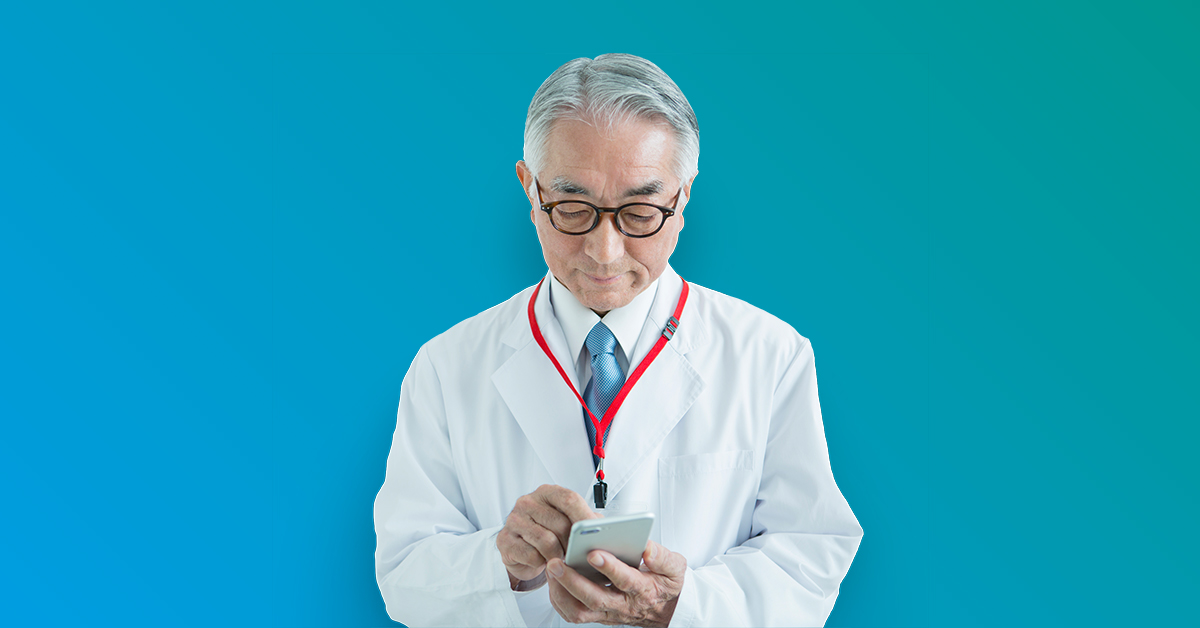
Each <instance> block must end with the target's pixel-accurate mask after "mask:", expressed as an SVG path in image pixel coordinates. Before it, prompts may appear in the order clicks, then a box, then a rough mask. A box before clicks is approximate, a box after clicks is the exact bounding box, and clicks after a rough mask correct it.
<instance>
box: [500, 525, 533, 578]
mask: <svg viewBox="0 0 1200 628" xmlns="http://www.w3.org/2000/svg"><path fill="white" fill-rule="evenodd" d="M496 547H497V548H498V549H499V550H500V562H501V563H503V564H504V568H505V569H507V570H508V572H509V573H510V574H512V575H513V576H515V577H517V578H519V579H521V580H531V579H533V578H536V577H537V575H538V574H540V573H541V572H542V569H545V559H544V558H542V555H541V554H540V553H538V551H537V549H535V548H533V547H532V546H530V545H529V544H528V543H526V542H525V541H523V540H521V538H520V537H517V536H515V535H511V534H504V533H503V532H501V534H500V535H499V536H497V537H496Z"/></svg>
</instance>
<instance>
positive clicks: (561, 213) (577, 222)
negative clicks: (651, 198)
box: [550, 201, 666, 236]
mask: <svg viewBox="0 0 1200 628" xmlns="http://www.w3.org/2000/svg"><path fill="white" fill-rule="evenodd" d="M550 220H551V222H553V223H554V228H555V229H558V230H559V231H565V232H567V233H583V232H585V231H587V230H589V229H591V228H592V225H593V224H595V223H596V209H595V208H594V207H592V206H590V205H587V204H585V203H574V202H571V201H567V202H564V203H559V204H558V205H555V206H554V209H552V210H551V211H550ZM664 220H666V218H665V216H664V215H663V213H662V210H660V209H659V208H657V207H655V206H653V205H629V206H627V207H624V208H622V209H621V211H619V212H617V221H618V223H619V224H620V227H621V231H624V232H625V233H627V234H629V235H633V236H639V235H648V234H651V233H654V231H655V230H656V229H658V228H659V226H660V225H661V224H662V222H663V221H664Z"/></svg>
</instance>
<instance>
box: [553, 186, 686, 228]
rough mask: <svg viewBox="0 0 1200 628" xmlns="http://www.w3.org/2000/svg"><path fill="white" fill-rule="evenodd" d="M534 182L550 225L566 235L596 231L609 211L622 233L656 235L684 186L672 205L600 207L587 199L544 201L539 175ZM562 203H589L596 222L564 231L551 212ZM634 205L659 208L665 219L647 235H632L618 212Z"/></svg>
mask: <svg viewBox="0 0 1200 628" xmlns="http://www.w3.org/2000/svg"><path fill="white" fill-rule="evenodd" d="M533 184H534V187H536V188H537V195H538V203H539V204H540V205H541V208H542V211H544V212H546V217H547V218H549V219H550V226H551V227H554V230H555V231H557V232H559V233H562V234H564V235H587V234H589V233H591V232H593V231H595V230H596V227H599V226H600V219H601V218H602V217H603V216H604V214H605V213H609V214H612V215H613V224H614V226H616V228H617V231H618V232H620V233H621V235H623V236H625V237H627V238H649V237H650V236H653V235H656V234H657V233H658V232H659V231H662V228H663V227H665V226H667V219H668V218H670V217H671V216H674V215H675V208H676V207H678V206H679V197H680V196H682V195H683V186H682V185H680V186H679V191H678V192H676V193H675V200H674V201H673V202H672V203H671V206H670V207H663V206H661V205H655V204H654V203H644V202H634V203H625V204H624V205H621V206H620V207H600V206H599V205H596V204H595V203H589V202H587V201H577V200H572V199H568V200H563V201H550V202H544V201H543V200H542V184H541V183H540V182H539V181H538V180H537V177H534V179H533ZM562 203H582V204H584V205H587V206H588V207H591V208H592V209H593V210H595V212H596V220H595V221H594V222H592V226H591V227H589V228H588V230H587V231H580V232H578V233H574V232H571V231H563V230H562V229H559V228H558V225H556V224H554V216H552V215H551V213H550V212H552V211H553V210H554V208H555V207H557V206H559V205H561V204H562ZM632 205H647V206H649V207H653V208H654V209H657V210H658V211H660V212H662V214H663V219H662V222H660V223H658V228H657V229H655V230H654V231H651V232H650V233H647V234H646V235H631V234H628V233H625V230H624V229H622V228H621V219H620V218H618V214H619V213H620V212H621V210H622V209H625V208H626V207H630V206H632Z"/></svg>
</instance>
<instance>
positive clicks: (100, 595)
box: [0, 2, 1200, 626]
mask: <svg viewBox="0 0 1200 628" xmlns="http://www.w3.org/2000/svg"><path fill="white" fill-rule="evenodd" d="M10 4H11V3H10ZM1197 17H1200V16H1198V15H1197V11H1196V9H1194V8H1191V7H1185V3H1178V6H1176V5H1174V4H1170V3H1158V4H1149V3H1140V4H1139V7H1138V8H1136V9H1135V8H1129V7H1125V6H1123V5H1122V4H1121V3H1108V2H1104V3H1099V2H1090V3H1082V2H1073V3H1055V4H1053V5H1048V4H1047V3H1027V4H1026V3H1011V2H1007V3H996V5H995V6H993V7H985V6H982V5H973V6H972V8H964V7H962V6H958V4H957V3H929V2H923V3H913V4H907V5H905V6H903V7H902V6H898V5H897V4H896V3H786V4H785V3H778V4H773V5H756V4H751V3H741V4H738V5H737V6H736V7H733V8H730V7H722V8H716V7H714V8H708V7H704V6H702V5H697V4H694V3H679V4H674V5H671V4H666V3H664V4H650V3H619V2H618V3H604V4H597V5H594V6H589V7H587V8H585V9H569V8H567V7H565V6H559V5H538V4H520V5H516V4H513V5H501V6H496V7H493V8H487V7H484V6H475V5H463V4H458V5H455V6H453V7H449V8H446V9H434V8H432V7H431V6H428V5H425V6H420V7H411V6H406V5H404V4H400V3H387V2H355V3H327V4H323V5H322V4H315V3H277V4H276V3H261V2H259V3H228V4H219V3H212V2H206V3H191V4H188V5H180V4H178V3H153V4H152V3H144V4H136V5H132V4H115V3H114V4H101V5H93V4H84V3H74V4H72V3H65V4H56V5H54V6H53V7H49V6H43V5H36V4H31V3H26V4H24V5H22V4H17V5H14V6H6V8H4V9H2V10H0V268H2V269H3V270H2V271H0V320H2V321H3V331H2V332H0V368H2V371H0V375H2V377H0V418H2V419H3V433H2V436H0V479H2V482H3V490H4V495H3V497H4V507H3V512H4V516H3V518H2V521H3V523H2V524H0V525H3V534H4V544H3V548H4V549H3V564H4V567H5V568H4V569H3V575H2V576H0V578H2V581H0V586H2V587H3V589H2V590H3V599H4V602H3V610H2V613H3V615H4V617H5V621H6V622H12V623H13V625H28V624H34V625H65V624H74V623H79V622H87V623H90V624H96V625H160V624H170V625H198V626H199V625H213V624H223V625H273V626H379V625H388V624H389V623H390V622H389V620H388V618H387V615H386V613H385V612H384V608H383V603H382V600H381V599H380V596H379V592H378V589H377V588H376V586H375V582H374V573H373V556H372V552H373V550H374V531H373V528H372V521H371V506H372V500H373V498H374V495H375V493H376V491H377V490H378V488H379V486H380V484H381V482H382V480H383V472H384V462H385V459H386V455H387V451H388V447H389V444H390V438H391V431H392V429H393V424H394V420H395V418H394V413H395V408H396V403H397V399H398V394H399V386H400V381H401V379H402V377H403V374H404V372H405V370H406V369H407V367H408V364H409V362H410V361H411V359H412V357H413V356H414V354H415V352H416V350H417V348H418V347H419V346H420V345H421V344H422V343H423V342H425V341H426V340H428V339H429V338H431V337H432V336H434V335H435V334H437V333H440V332H441V331H443V330H445V329H446V328H448V327H449V326H451V325H452V324H454V323H456V322H458V321H459V320H462V319H463V318H466V317H468V316H471V315H473V314H475V313H477V312H479V311H481V310H483V309H485V308H487V307H490V306H491V305H494V304H496V303H498V302H500V301H502V300H504V299H505V298H507V297H509V296H511V295H512V294H513V293H515V292H517V291H519V290H521V289H522V288H524V287H526V286H528V285H530V284H532V283H533V282H534V281H536V280H537V278H538V277H539V276H540V275H541V274H542V273H543V272H544V268H545V267H544V263H543V261H542V259H541V256H540V250H539V248H538V245H537V241H536V237H535V234H534V231H533V229H532V227H531V226H530V225H529V223H528V218H527V217H528V206H527V205H526V204H525V201H524V199H523V197H522V194H521V190H520V186H519V184H518V182H517V180H516V176H515V174H514V168H513V164H514V163H515V162H516V161H517V160H518V159H519V158H520V157H521V134H522V128H523V123H524V115H525V109H526V107H527V106H528V103H529V100H530V98H531V97H532V95H533V92H534V91H535V90H536V89H537V87H538V85H539V84H540V83H541V81H542V80H543V79H544V78H545V77H546V76H547V75H549V74H550V72H552V71H553V70H554V68H556V67H557V66H558V65H560V64H561V63H563V62H565V61H567V60H569V59H571V58H574V57H578V56H595V55H597V54H601V53H604V52H613V51H621V52H631V53H634V54H639V55H642V56H645V57H647V58H649V59H651V60H653V61H655V62H656V63H657V64H659V65H660V66H661V67H662V68H663V69H664V70H665V71H667V73H669V74H670V75H671V76H672V77H673V78H674V79H675V80H676V82H677V83H678V84H679V85H680V86H681V88H682V89H683V90H684V92H685V93H686V94H687V95H688V98H689V99H690V101H691V103H692V105H693V107H694V108H695V109H696V111H697V114H698V117H699V120H700V128H701V137H702V139H703V142H702V151H701V158H700V176H699V177H698V178H697V180H696V184H695V188H694V191H693V200H692V202H691V203H690V204H689V205H688V210H687V211H688V222H687V228H686V229H685V231H684V232H683V235H682V238H681V240H680V244H679V248H678V249H677V250H676V252H675V255H674V257H673V258H672V263H673V265H674V266H675V268H676V269H677V270H678V271H679V272H680V273H681V274H682V275H683V276H684V277H686V278H687V279H689V280H691V281H694V282H696V283H699V284H702V285H705V286H708V287H711V288H714V289H717V290H720V291H722V292H725V293H728V294H731V295H733V296H736V297H739V298H741V299H744V300H746V301H749V302H750V303H753V304H755V305H757V306H759V307H762V308H763V309H766V310H767V311H769V312H772V313H773V314H775V315H777V316H779V317H781V318H783V319H784V320H786V321H788V322H789V323H791V324H792V325H793V326H794V327H795V328H796V329H797V330H799V331H800V332H801V333H802V334H804V335H806V336H808V337H809V338H810V339H811V340H812V342H813V345H814V347H815V349H816V355H817V356H818V365H819V369H818V372H819V377H820V384H821V400H822V407H823V409H824V415H825V427H826V432H827V436H828V440H829V448H830V454H831V457H832V462H833V468H834V472H835V475H836V477H837V479H838V483H839V486H840V487H841V488H842V491H843V492H844V494H845V495H846V497H847V499H848V500H849V502H850V504H851V506H852V507H853V509H854V511H855V513H856V515H857V516H858V518H859V520H860V522H861V523H862V525H863V527H864V529H865V531H866V536H865V538H864V541H863V544H862V548H861V549H860V551H859V554H858V556H857V558H856V559H855V562H854V565H853V567H852V568H851V570H850V573H849V575H848V576H847V578H846V579H845V581H844V583H843V586H842V592H841V596H840V597H839V599H838V603H837V606H836V608H835V609H834V611H833V614H832V615H831V617H830V620H829V625H831V626H1001V625H1037V624H1047V625H1063V624H1088V625H1141V624H1153V623H1165V624H1179V623H1186V622H1189V621H1192V622H1194V621H1196V619H1197V614H1196V612H1195V611H1194V610H1193V608H1192V606H1191V605H1190V604H1188V603H1187V602H1186V599H1187V598H1188V597H1189V596H1190V595H1191V594H1194V592H1195V590H1196V588H1197V585H1200V576H1198V574H1197V569H1196V567H1195V564H1196V559H1197V554H1198V552H1197V546H1196V541H1195V538H1194V532H1193V530H1194V528H1195V525H1194V522H1193V521H1194V514H1195V512H1196V509H1197V495H1200V491H1198V490H1197V489H1198V486H1197V484H1198V483H1197V472H1196V465H1195V462H1194V461H1193V459H1192V457H1191V454H1192V451H1193V449H1194V448H1195V444H1196V442H1197V435H1198V430H1197V427H1196V419H1197V418H1198V416H1197V414H1198V413H1197V411H1196V407H1197V403H1196V402H1197V399H1196V395H1195V393H1194V392H1193V391H1194V389H1192V388H1191V386H1192V385H1194V382H1195V380H1196V377H1197V375H1198V374H1200V373H1198V372H1197V371H1198V370H1200V369H1198V368H1197V360H1196V355H1197V349H1200V343H1198V337H1197V331H1196V329H1195V322H1196V321H1197V320H1198V318H1200V317H1198V314H1200V312H1198V310H1200V304H1198V303H1197V280H1196V277H1197V273H1196V271H1197V268H1200V265H1198V264H1197V259H1196V253H1195V243H1196V239H1197V235H1198V234H1197V226H1198V224H1197V223H1198V222H1200V220H1198V218H1197V208H1198V207H1200V198H1198V196H1200V193H1198V191H1197V190H1198V187H1197V184H1196V178H1197V173H1198V172H1200V168H1198V166H1200V149H1198V148H1197V147H1198V146H1200V132H1198V131H1200V123H1198V120H1200V85H1198V83H1200V79H1198V77H1200V72H1198V68H1197V59H1198V58H1200V54H1198V52H1200V46H1198V45H1197V43H1196V42H1197V40H1196V36H1195V35H1196V25H1197V23H1200V22H1198V20H1197ZM448 204H449V207H448Z"/></svg>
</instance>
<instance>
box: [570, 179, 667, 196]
mask: <svg viewBox="0 0 1200 628" xmlns="http://www.w3.org/2000/svg"><path fill="white" fill-rule="evenodd" d="M550 187H551V189H553V190H554V191H556V192H561V193H562V194H579V195H582V196H591V195H592V194H591V192H588V189H587V188H585V187H583V186H582V185H580V184H578V183H576V182H574V181H572V180H570V179H568V178H566V177H555V178H554V181H553V182H552V183H551V184H550ZM662 191H663V182H662V181H661V180H659V179H655V180H653V181H650V182H648V183H644V184H642V185H640V186H638V187H636V188H629V189H628V190H626V191H625V196H624V198H629V197H631V196H653V195H655V194H658V193H659V192H662Z"/></svg>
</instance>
